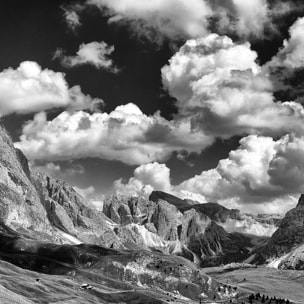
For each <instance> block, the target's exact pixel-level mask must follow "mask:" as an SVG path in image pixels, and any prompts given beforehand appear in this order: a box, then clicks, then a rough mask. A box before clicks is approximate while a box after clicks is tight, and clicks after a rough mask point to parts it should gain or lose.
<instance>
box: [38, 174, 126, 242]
mask: <svg viewBox="0 0 304 304" xmlns="http://www.w3.org/2000/svg"><path fill="white" fill-rule="evenodd" d="M33 180H34V182H35V186H36V188H37V189H38V192H39V194H40V199H41V202H42V204H43V205H44V207H45V209H46V211H47V217H48V219H49V221H50V222H51V223H52V225H53V226H55V227H57V228H59V229H60V230H62V231H64V232H66V233H68V234H71V235H73V236H75V237H76V238H78V239H79V240H80V241H82V242H87V243H93V244H99V245H104V246H108V247H113V248H118V247H120V246H121V245H120V242H119V240H118V238H117V236H116V234H115V233H114V232H113V229H112V228H111V226H110V225H109V224H108V223H107V218H106V216H105V215H104V214H103V213H102V212H99V211H97V210H96V209H95V208H93V207H91V206H90V205H89V204H88V203H87V202H86V201H85V200H84V199H83V198H82V197H81V196H80V195H79V194H78V193H77V192H76V191H75V190H74V189H73V188H72V187H71V186H70V185H69V184H68V183H66V182H64V181H62V180H59V179H55V178H52V177H49V176H47V175H44V174H42V173H36V174H34V175H33Z"/></svg>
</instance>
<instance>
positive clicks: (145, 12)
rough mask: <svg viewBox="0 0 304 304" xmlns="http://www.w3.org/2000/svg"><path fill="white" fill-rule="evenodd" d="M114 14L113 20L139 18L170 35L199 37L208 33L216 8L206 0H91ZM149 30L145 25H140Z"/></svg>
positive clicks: (174, 36)
mask: <svg viewBox="0 0 304 304" xmlns="http://www.w3.org/2000/svg"><path fill="white" fill-rule="evenodd" d="M88 3H89V4H91V5H96V6H97V7H99V8H101V10H103V12H105V11H104V9H105V8H108V10H109V11H108V12H107V13H108V14H109V15H110V16H111V17H112V18H111V19H110V22H118V21H122V20H125V19H127V20H130V21H132V20H136V21H139V22H143V23H144V24H147V25H148V26H150V27H151V28H154V29H156V30H157V31H158V32H160V33H162V34H163V35H165V36H167V37H172V38H179V37H198V36H201V35H204V34H206V33H207V25H208V23H207V17H208V16H210V15H211V13H212V11H211V9H210V7H209V6H208V5H207V3H206V2H205V1H202V0H193V1H191V2H189V1H187V0H177V1H176V0H166V1H162V0H156V1H149V0H122V1H121V0H90V1H88ZM140 28H142V29H144V30H147V28H146V27H145V26H142V27H136V29H137V30H140Z"/></svg>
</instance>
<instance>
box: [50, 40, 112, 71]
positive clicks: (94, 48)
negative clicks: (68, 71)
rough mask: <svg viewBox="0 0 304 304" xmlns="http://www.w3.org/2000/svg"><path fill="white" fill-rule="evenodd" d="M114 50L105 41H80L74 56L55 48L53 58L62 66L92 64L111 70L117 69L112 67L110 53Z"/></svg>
mask: <svg viewBox="0 0 304 304" xmlns="http://www.w3.org/2000/svg"><path fill="white" fill-rule="evenodd" d="M113 51H114V46H109V45H107V44H106V43H105V42H103V41H102V42H96V41H94V42H90V43H87V44H85V43H82V44H81V45H80V47H79V50H78V52H77V54H76V56H66V55H65V54H64V51H63V50H62V49H57V50H56V52H55V54H54V58H58V59H59V60H60V62H61V64H62V65H63V66H64V67H67V68H69V67H74V66H79V65H85V64H89V65H93V66H95V67H96V68H98V69H105V70H109V71H112V72H117V71H118V70H117V69H116V68H115V67H114V64H113V61H112V59H110V57H109V56H110V55H111V54H112V53H113Z"/></svg>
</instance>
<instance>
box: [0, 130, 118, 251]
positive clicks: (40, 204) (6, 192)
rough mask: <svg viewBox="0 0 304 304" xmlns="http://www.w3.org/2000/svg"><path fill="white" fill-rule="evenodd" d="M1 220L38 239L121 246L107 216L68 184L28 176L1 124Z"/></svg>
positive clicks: (24, 165)
mask: <svg viewBox="0 0 304 304" xmlns="http://www.w3.org/2000/svg"><path fill="white" fill-rule="evenodd" d="M0 219H1V222H2V223H3V224H4V225H5V226H6V227H9V228H12V229H14V230H17V231H18V230H20V231H22V232H23V233H26V234H28V235H31V236H33V237H34V236H37V237H39V239H40V240H49V241H52V242H56V243H81V242H89V243H92V244H100V245H104V246H109V247H113V248H119V247H121V246H122V245H121V244H120V242H119V240H118V237H117V236H116V234H115V233H114V232H113V229H112V227H111V225H109V224H108V222H107V218H106V216H105V215H104V214H103V213H101V212H98V211H97V210H96V209H95V208H92V207H91V206H90V205H89V204H88V203H86V202H85V200H84V199H83V198H82V197H81V196H80V195H79V194H77V193H76V191H75V190H74V189H73V188H72V187H71V186H70V185H68V184H67V183H66V182H64V181H61V180H58V179H54V178H52V177H49V176H46V175H44V174H41V173H37V174H36V173H34V174H31V172H30V169H29V166H28V161H27V159H26V157H25V156H24V155H23V153H22V152H21V151H20V150H18V149H15V148H14V146H13V143H12V141H11V138H10V136H9V135H8V134H7V132H6V130H5V129H4V128H3V127H2V126H1V125H0ZM37 233H39V236H38V234H37Z"/></svg>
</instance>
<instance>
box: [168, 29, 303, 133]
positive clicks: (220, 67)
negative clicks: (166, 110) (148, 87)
mask: <svg viewBox="0 0 304 304" xmlns="http://www.w3.org/2000/svg"><path fill="white" fill-rule="evenodd" d="M256 59H257V54H256V52H254V51H253V50H251V48H250V44H249V43H240V44H236V43H234V42H233V41H232V40H231V39H230V38H229V37H227V36H218V35H217V34H211V35H209V36H207V37H205V38H200V39H196V40H194V39H192V40H189V41H187V42H186V44H185V45H184V46H183V47H181V49H180V50H179V51H178V52H177V53H176V54H175V55H174V56H173V57H172V58H171V59H170V61H169V65H166V66H165V67H163V69H162V78H163V83H164V86H165V88H166V89H167V90H168V91H169V93H170V94H171V95H172V96H173V97H175V98H176V99H177V102H176V104H177V106H178V109H179V116H180V117H189V119H191V121H192V126H193V128H198V129H201V130H204V132H206V133H208V134H212V135H214V136H219V137H226V138H228V137H231V136H233V135H243V134H261V135H271V136H282V135H284V134H286V133H288V132H296V133H297V134H303V118H304V111H303V107H302V106H301V105H299V104H297V103H295V102H285V103H281V102H275V100H274V96H273V92H272V91H273V86H272V82H271V81H270V79H269V78H268V77H267V75H266V74H264V71H263V69H262V67H260V66H259V65H258V64H257V63H256Z"/></svg>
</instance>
